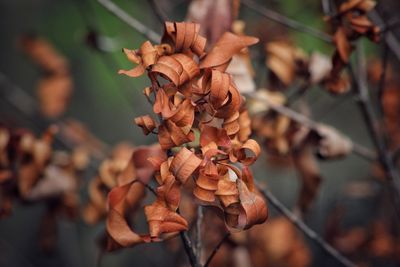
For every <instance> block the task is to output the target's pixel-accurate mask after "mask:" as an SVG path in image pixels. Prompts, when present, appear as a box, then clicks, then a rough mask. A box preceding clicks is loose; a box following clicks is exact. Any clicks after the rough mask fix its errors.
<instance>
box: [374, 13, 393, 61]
mask: <svg viewBox="0 0 400 267" xmlns="http://www.w3.org/2000/svg"><path fill="white" fill-rule="evenodd" d="M368 18H369V19H370V20H371V21H372V22H373V23H374V24H375V25H378V26H379V27H380V28H381V29H383V31H384V34H383V39H384V41H385V43H386V44H387V46H388V47H389V48H390V50H392V52H393V54H395V55H396V57H397V59H399V60H400V43H399V40H397V38H396V36H395V35H394V34H393V32H392V31H391V30H390V29H389V28H388V27H387V25H386V23H385V22H384V20H383V19H382V17H381V16H380V15H379V13H378V12H377V11H376V10H375V9H373V10H371V11H370V12H369V13H368Z"/></svg>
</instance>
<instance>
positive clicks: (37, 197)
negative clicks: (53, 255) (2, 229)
mask: <svg viewBox="0 0 400 267" xmlns="http://www.w3.org/2000/svg"><path fill="white" fill-rule="evenodd" d="M55 131H56V129H55V128H54V127H50V128H49V129H48V130H47V131H46V132H45V133H43V135H42V136H41V137H39V138H37V137H35V135H34V134H33V133H32V132H30V131H28V130H25V129H16V130H12V129H9V128H6V127H0V217H5V216H9V215H10V214H11V213H12V204H13V202H14V201H15V200H17V201H22V202H23V203H28V204H29V203H34V202H38V201H44V202H45V203H46V204H47V205H46V206H47V208H48V209H47V211H48V212H47V213H46V215H45V218H44V221H43V225H42V226H43V227H42V229H43V230H44V232H42V233H41V235H40V238H41V239H40V244H41V245H42V248H44V249H51V248H52V247H53V245H54V240H55V238H54V237H55V232H56V230H55V229H56V227H55V215H56V214H64V215H66V216H68V217H69V218H75V217H76V216H77V215H78V214H79V212H78V211H79V207H78V204H79V201H78V190H77V189H78V180H77V174H78V172H79V171H81V170H82V169H83V168H85V165H86V163H85V162H87V161H86V160H85V159H83V158H82V155H81V152H80V151H78V150H77V151H74V152H73V153H72V154H67V153H65V152H58V151H53V150H52V142H53V136H54V134H55ZM49 229H53V230H50V231H49Z"/></svg>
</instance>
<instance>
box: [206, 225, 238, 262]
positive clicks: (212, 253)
mask: <svg viewBox="0 0 400 267" xmlns="http://www.w3.org/2000/svg"><path fill="white" fill-rule="evenodd" d="M230 235H231V233H230V232H228V233H226V234H225V235H224V237H223V238H222V239H221V240H220V241H219V242H218V244H217V245H216V246H215V248H214V249H213V250H212V251H211V253H210V256H208V258H207V260H206V263H205V264H204V267H208V265H210V263H211V261H212V259H213V258H214V256H215V255H216V254H217V252H218V250H219V249H220V247H221V246H222V244H223V243H224V242H225V240H226V239H228V237H229V236H230Z"/></svg>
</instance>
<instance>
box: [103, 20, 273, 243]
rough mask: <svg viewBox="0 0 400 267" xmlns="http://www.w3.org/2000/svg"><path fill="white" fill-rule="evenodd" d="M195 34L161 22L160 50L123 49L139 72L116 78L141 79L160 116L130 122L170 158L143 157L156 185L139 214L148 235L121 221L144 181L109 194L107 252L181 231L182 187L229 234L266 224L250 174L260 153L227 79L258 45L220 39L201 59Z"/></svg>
mask: <svg viewBox="0 0 400 267" xmlns="http://www.w3.org/2000/svg"><path fill="white" fill-rule="evenodd" d="M199 29H200V27H199V25H198V24H195V23H185V22H182V23H176V22H175V23H172V22H166V23H165V32H164V35H163V38H162V40H161V44H160V45H152V44H151V43H150V42H149V41H147V42H145V43H143V44H142V46H141V47H140V49H138V50H136V51H134V50H128V49H124V52H125V53H126V55H127V57H128V59H129V60H130V61H132V62H134V63H136V64H138V66H137V67H135V68H134V69H132V70H128V71H120V73H124V74H126V75H128V76H131V77H137V76H140V75H142V74H144V73H145V72H147V74H148V77H149V79H150V80H151V83H152V85H151V87H147V88H146V89H145V90H144V94H145V95H146V97H147V98H148V100H149V102H150V103H152V104H153V111H154V113H156V114H157V115H158V117H159V122H156V121H155V120H154V119H153V118H152V117H151V116H150V115H145V116H141V117H138V118H136V119H135V122H136V124H137V125H139V126H140V127H142V129H143V132H144V133H145V134H149V133H156V134H157V136H158V141H159V144H160V145H161V148H162V149H163V150H164V151H165V153H166V155H167V156H168V158H166V157H165V154H164V156H163V157H160V156H158V157H157V156H153V157H150V158H149V162H151V164H152V166H153V168H154V170H156V172H155V179H156V181H157V183H158V188H157V190H156V191H157V192H156V195H157V196H156V200H155V202H154V203H152V204H151V205H148V206H145V208H144V211H145V215H146V218H147V221H148V225H149V232H150V233H149V234H147V235H138V234H136V233H135V232H134V231H132V230H131V228H130V227H129V225H128V223H127V221H126V220H125V216H126V214H127V211H128V210H129V209H130V208H132V205H135V204H136V201H133V200H134V198H137V197H138V194H137V193H135V191H136V190H137V188H139V187H143V184H147V183H148V178H149V177H145V178H147V179H144V177H141V176H139V175H138V176H137V178H135V176H134V175H130V176H126V177H125V179H124V181H125V183H122V184H119V186H117V187H115V188H113V189H112V190H111V192H110V193H109V196H108V203H109V214H108V218H107V230H108V233H109V236H110V239H109V246H108V249H115V248H117V247H121V246H122V247H127V246H132V245H136V244H139V243H143V242H156V241H160V240H163V239H166V238H167V237H169V236H173V235H176V234H177V233H178V232H180V231H185V230H187V229H188V222H187V221H186V219H185V218H183V217H182V216H181V215H180V214H178V212H177V209H178V207H179V203H180V194H181V192H180V191H181V188H183V187H185V188H190V189H191V190H193V195H194V196H195V198H196V199H197V200H198V201H199V203H200V204H201V205H207V206H214V207H217V208H219V209H220V210H221V211H223V214H224V218H225V223H226V225H227V226H228V228H229V229H231V228H233V229H238V230H241V229H247V228H250V227H251V226H252V225H254V224H258V223H262V222H264V221H265V220H266V218H267V215H268V210H267V206H266V203H265V201H264V200H263V198H262V197H261V196H260V195H259V193H258V192H257V189H256V188H255V186H254V184H253V176H252V174H251V172H250V169H249V166H250V165H251V164H252V163H253V162H254V161H255V160H256V159H257V157H258V155H259V153H260V147H259V145H258V144H257V142H256V141H254V140H252V139H249V135H250V133H251V130H250V128H249V118H248V115H247V111H246V109H245V107H244V105H243V104H244V103H243V99H242V96H241V95H240V93H239V91H238V89H237V88H236V86H235V84H234V82H233V80H232V78H231V76H230V75H229V74H227V73H226V72H225V70H226V68H227V66H228V64H229V63H230V61H231V59H232V56H233V55H234V54H236V53H238V52H239V51H240V50H242V49H243V48H246V47H247V46H249V45H252V44H255V43H256V42H257V39H256V38H253V37H248V36H237V35H234V34H232V33H229V32H226V33H224V34H223V35H222V36H221V38H220V39H218V41H217V42H216V43H215V45H214V46H213V47H212V48H211V49H210V51H208V52H207V53H206V52H205V51H204V48H205V45H206V39H205V38H204V37H202V36H200V35H199ZM152 96H153V99H152ZM132 165H133V164H130V165H128V166H132ZM138 179H139V180H140V182H139V183H138V182H137V180H138Z"/></svg>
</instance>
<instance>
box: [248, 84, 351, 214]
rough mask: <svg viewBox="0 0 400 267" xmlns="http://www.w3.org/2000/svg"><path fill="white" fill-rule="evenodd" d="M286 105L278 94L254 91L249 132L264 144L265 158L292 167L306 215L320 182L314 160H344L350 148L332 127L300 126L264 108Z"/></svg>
mask: <svg viewBox="0 0 400 267" xmlns="http://www.w3.org/2000/svg"><path fill="white" fill-rule="evenodd" d="M286 101H287V100H286V97H285V96H284V95H283V94H282V93H280V92H275V91H269V90H265V89H260V90H258V91H257V92H256V93H255V95H254V98H253V99H252V100H251V101H249V104H250V108H249V111H250V113H251V117H252V128H253V130H254V133H255V134H256V135H257V136H258V137H260V138H262V139H263V140H264V144H265V150H266V151H267V152H268V155H270V156H274V157H273V158H272V159H275V160H276V159H286V161H285V162H286V163H290V165H291V166H293V167H295V169H296V171H297V172H298V174H299V176H300V179H301V181H302V188H301V191H300V195H299V198H298V207H299V208H300V210H301V211H302V212H306V211H307V209H308V208H309V207H310V205H311V203H312V201H313V199H314V198H315V196H316V194H317V192H318V188H319V185H320V182H321V180H322V176H321V174H320V170H319V167H318V163H317V161H316V158H319V159H324V160H332V159H338V158H342V157H345V156H347V155H348V154H350V153H351V152H352V148H353V144H352V142H351V140H350V139H349V138H347V137H346V136H344V135H342V134H341V133H340V132H339V131H337V130H336V129H335V128H333V127H330V126H328V125H325V124H316V125H315V126H314V127H310V126H307V125H303V124H302V123H301V122H299V121H298V120H296V119H295V118H292V117H288V116H286V115H284V114H281V113H277V112H276V111H274V110H273V109H271V108H270V107H268V105H267V104H266V103H270V105H275V106H282V107H283V106H284V105H285V104H286ZM302 111H303V112H302ZM299 113H307V110H306V108H305V106H301V107H300V110H299Z"/></svg>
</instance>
